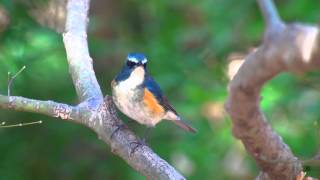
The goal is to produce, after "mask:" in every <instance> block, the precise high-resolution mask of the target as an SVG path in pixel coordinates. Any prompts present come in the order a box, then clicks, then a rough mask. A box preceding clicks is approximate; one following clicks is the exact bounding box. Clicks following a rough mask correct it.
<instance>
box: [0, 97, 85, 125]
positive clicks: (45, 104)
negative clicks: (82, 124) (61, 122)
mask: <svg viewBox="0 0 320 180" xmlns="http://www.w3.org/2000/svg"><path fill="white" fill-rule="evenodd" d="M0 108H1V109H12V110H17V111H26V112H34V113H39V114H44V115H47V116H51V117H59V118H61V119H68V120H74V119H79V112H78V110H77V108H75V107H73V106H69V105H67V104H62V103H57V102H53V101H39V100H33V99H28V98H24V97H18V96H10V97H8V96H3V95H0Z"/></svg>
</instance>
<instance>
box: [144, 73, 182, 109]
mask: <svg viewBox="0 0 320 180" xmlns="http://www.w3.org/2000/svg"><path fill="white" fill-rule="evenodd" d="M144 86H145V88H147V89H148V90H149V91H150V92H152V94H154V96H155V97H156V99H157V100H158V102H159V103H160V104H161V105H162V106H163V107H164V109H165V110H166V111H172V112H173V113H174V114H176V115H178V113H177V111H176V110H175V109H174V108H173V107H172V106H171V105H170V103H169V101H168V99H167V98H166V97H165V96H164V95H163V93H162V91H161V89H160V86H159V85H158V84H157V82H156V81H155V80H154V79H153V78H152V77H151V76H150V75H147V76H146V78H145V80H144Z"/></svg>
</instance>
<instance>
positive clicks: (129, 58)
mask: <svg viewBox="0 0 320 180" xmlns="http://www.w3.org/2000/svg"><path fill="white" fill-rule="evenodd" d="M128 60H129V61H131V62H134V63H138V60H137V58H135V57H128Z"/></svg>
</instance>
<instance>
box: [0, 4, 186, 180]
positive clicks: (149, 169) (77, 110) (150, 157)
mask: <svg viewBox="0 0 320 180" xmlns="http://www.w3.org/2000/svg"><path fill="white" fill-rule="evenodd" d="M89 2H90V1H89V0H69V1H68V7H67V23H66V32H65V33H64V34H63V41H64V44H65V47H66V52H67V57H68V63H69V71H70V74H71V76H72V79H73V83H74V85H75V87H76V91H77V94H78V97H79V98H80V100H81V103H80V104H79V105H78V106H76V107H73V106H69V105H66V104H61V103H56V102H53V101H39V100H32V99H27V98H23V97H16V96H9V97H8V96H3V95H0V108H3V109H12V110H19V111H27V112H35V113H40V114H45V115H48V116H52V117H59V118H61V119H69V120H74V121H75V122H78V123H82V124H84V125H86V126H87V127H90V128H91V129H93V130H94V131H95V132H96V133H97V135H98V137H99V138H100V139H101V140H103V141H104V142H105V143H107V144H109V145H110V146H111V148H112V152H113V153H115V154H117V155H119V156H120V157H121V158H123V159H124V160H125V161H126V162H127V163H128V164H129V165H131V166H132V167H133V168H134V169H136V170H137V171H139V172H140V173H141V174H143V175H145V176H146V177H148V178H149V179H179V180H181V179H185V178H184V177H183V176H182V175H181V174H180V173H178V172H177V171H176V170H175V169H174V168H173V167H172V166H171V165H170V164H169V163H167V162H166V161H164V160H163V159H161V158H160V157H159V156H158V155H157V154H155V153H154V152H153V151H152V150H151V149H150V148H149V147H147V146H141V147H139V148H137V150H136V151H135V152H134V153H132V147H131V146H130V145H131V143H132V142H137V141H138V138H137V137H136V136H135V135H134V134H133V133H132V132H131V131H130V130H129V129H120V130H119V131H117V132H116V133H115V134H114V136H113V138H112V139H111V135H112V134H113V132H115V130H116V129H118V128H119V125H120V124H122V121H121V120H120V119H119V118H118V116H117V113H116V110H115V107H114V105H113V102H112V98H111V97H109V96H106V100H105V101H104V98H103V96H102V92H101V90H100V87H99V84H98V82H97V79H96V77H95V74H94V71H93V66H92V59H91V58H90V55H89V51H88V44H87V34H86V26H87V22H88V18H87V15H88V9H89Z"/></svg>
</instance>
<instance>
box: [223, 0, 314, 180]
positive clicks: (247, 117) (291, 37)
mask: <svg viewBox="0 0 320 180" xmlns="http://www.w3.org/2000/svg"><path fill="white" fill-rule="evenodd" d="M258 3H259V5H260V7H261V9H262V12H263V15H264V16H265V20H266V23H267V24H268V25H267V30H266V32H265V39H264V42H263V44H262V45H261V46H260V47H259V48H258V49H257V50H256V51H254V52H252V53H250V54H249V55H248V56H247V57H246V58H245V62H244V63H243V65H242V66H241V68H240V69H239V71H238V72H237V74H236V75H235V77H234V78H233V79H232V81H231V82H230V84H229V87H228V91H229V97H228V101H227V102H226V110H227V111H228V113H229V114H230V116H231V119H232V123H233V129H232V130H233V134H234V136H235V137H237V138H239V139H240V140H241V141H242V142H243V144H244V146H245V148H246V150H247V151H248V153H250V155H251V156H252V157H253V158H254V159H255V161H256V163H257V164H258V166H259V167H260V169H261V170H262V172H261V173H260V174H259V176H258V177H257V179H294V178H295V177H296V176H297V175H298V174H299V173H300V172H301V170H302V165H301V163H300V161H299V160H298V158H296V157H295V156H294V155H293V153H292V152H291V150H290V148H289V147H288V146H287V145H286V144H285V143H284V142H283V140H282V138H281V137H280V136H279V135H278V134H277V133H276V132H275V131H273V130H272V128H271V126H270V125H269V123H268V122H267V120H266V118H265V117H264V115H263V113H262V112H261V109H260V105H259V104H260V99H261V98H260V90H261V88H262V86H263V85H264V84H265V83H266V82H267V81H269V80H270V79H272V78H273V77H275V76H276V75H278V74H279V73H281V72H284V71H291V72H294V73H304V72H307V71H310V70H315V69H320V61H319V58H320V37H319V27H316V26H311V25H302V24H298V23H294V24H289V25H285V24H284V23H282V22H281V20H280V18H278V17H277V13H276V10H275V8H274V6H273V3H272V1H270V0H258ZM271 24H272V25H271Z"/></svg>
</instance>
